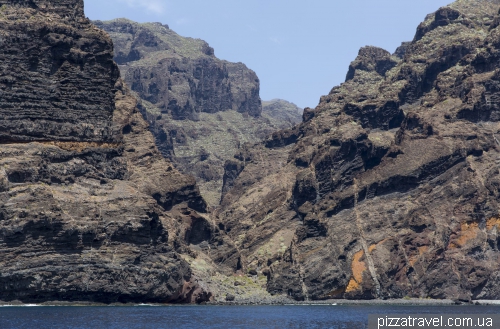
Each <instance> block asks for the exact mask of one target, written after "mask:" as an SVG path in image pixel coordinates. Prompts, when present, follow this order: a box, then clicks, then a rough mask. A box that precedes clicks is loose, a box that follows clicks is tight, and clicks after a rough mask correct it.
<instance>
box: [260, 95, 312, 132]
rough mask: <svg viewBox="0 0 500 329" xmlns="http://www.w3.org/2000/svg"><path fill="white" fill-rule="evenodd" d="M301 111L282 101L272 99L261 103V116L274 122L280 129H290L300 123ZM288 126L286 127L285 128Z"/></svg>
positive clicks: (292, 104)
mask: <svg viewBox="0 0 500 329" xmlns="http://www.w3.org/2000/svg"><path fill="white" fill-rule="evenodd" d="M302 112H303V109H301V108H299V107H298V106H297V105H295V104H294V103H290V102H288V101H286V100H284V99H272V100H270V101H264V102H262V116H263V117H265V118H268V119H269V120H270V121H275V122H276V125H278V126H281V127H280V129H286V128H292V127H293V126H294V125H296V124H298V123H301V122H302ZM287 124H288V126H287Z"/></svg>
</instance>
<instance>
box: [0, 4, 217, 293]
mask: <svg viewBox="0 0 500 329" xmlns="http://www.w3.org/2000/svg"><path fill="white" fill-rule="evenodd" d="M0 4H2V6H1V7H0V36H1V42H2V47H1V48H0V58H1V63H2V64H1V65H0V70H2V73H1V74H0V75H1V78H0V80H1V81H0V94H1V97H0V102H1V105H0V113H1V114H0V120H1V121H0V122H1V123H0V124H1V129H0V132H1V133H0V254H1V255H2V257H1V259H0V268H1V269H0V300H2V301H11V300H20V301H24V302H41V301H48V300H65V301H74V300H78V301H84V300H85V301H93V302H117V301H119V302H133V301H141V302H145V301H156V302H168V301H171V302H183V301H185V302H190V301H203V300H208V299H209V298H210V293H209V292H208V291H207V290H206V289H204V288H203V287H202V286H200V284H198V283H196V282H195V280H194V279H193V276H192V270H191V266H190V265H189V264H188V263H187V262H186V261H185V260H184V258H185V257H186V256H185V255H189V254H190V253H191V251H190V249H189V247H188V245H189V244H192V241H188V240H189V239H188V236H193V235H199V234H200V233H199V232H200V230H201V229H200V228H199V226H200V225H195V224H194V223H200V222H201V223H205V225H204V226H203V225H202V226H203V227H204V229H203V230H201V231H202V232H205V231H206V232H208V236H206V237H205V236H204V235H202V240H203V239H205V238H206V239H208V241H210V242H211V243H215V242H213V241H216V240H217V239H219V240H220V239H221V238H218V237H217V235H216V230H215V228H214V227H213V225H210V222H209V221H208V220H207V219H205V217H203V216H204V215H203V212H205V210H206V204H205V201H204V200H203V199H202V198H201V196H200V194H199V191H198V188H197V186H196V183H195V180H194V178H192V177H188V176H185V175H183V174H181V173H179V172H178V171H177V170H176V169H175V168H174V167H173V166H172V164H170V163H169V162H168V161H166V160H164V159H163V157H162V156H161V154H160V153H159V152H158V150H157V149H156V147H155V145H154V139H153V136H152V135H151V133H150V132H149V131H148V124H147V123H146V122H145V121H144V119H143V118H142V115H141V114H140V112H139V111H138V110H137V107H136V103H137V101H136V100H135V98H134V97H133V96H131V94H130V92H129V91H128V89H127V87H125V86H124V85H123V83H122V81H121V79H120V78H119V71H118V69H117V67H116V65H115V64H114V62H113V58H112V55H113V51H112V43H111V39H110V38H109V37H108V36H107V35H106V34H105V32H103V31H101V30H99V29H97V28H96V27H95V26H93V25H92V24H91V23H90V21H88V20H87V19H86V18H85V17H84V16H83V1H81V0H80V1H76V0H74V1H23V2H21V1H0ZM200 213H201V215H200ZM186 232H190V233H189V235H187V233H186ZM203 241H205V240H203ZM196 242H197V243H200V242H199V241H196ZM218 245H221V247H219V248H227V244H224V245H223V244H222V243H218ZM214 251H215V255H216V254H217V247H214ZM226 254H227V252H226Z"/></svg>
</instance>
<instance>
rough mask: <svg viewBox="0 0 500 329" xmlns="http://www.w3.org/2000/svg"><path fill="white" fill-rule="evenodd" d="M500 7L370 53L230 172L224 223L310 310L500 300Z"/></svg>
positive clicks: (250, 259)
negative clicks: (317, 302)
mask: <svg viewBox="0 0 500 329" xmlns="http://www.w3.org/2000/svg"><path fill="white" fill-rule="evenodd" d="M498 11H499V3H498V1H486V0H481V1H468V0H460V1H456V2H454V3H453V4H451V5H449V6H447V7H443V8H441V9H439V10H438V11H437V12H435V13H434V14H431V15H429V16H428V17H427V18H426V20H425V21H424V22H423V23H422V24H420V25H419V27H418V29H417V32H416V35H415V39H414V40H413V41H412V42H410V43H404V44H403V45H402V47H400V48H399V49H398V51H397V52H396V53H395V54H394V55H391V54H390V53H389V52H387V51H385V50H382V49H379V48H375V47H365V48H362V49H361V50H360V52H359V56H358V57H357V58H356V60H355V61H354V62H353V63H352V64H351V66H350V68H349V72H348V74H347V78H346V82H345V83H343V84H341V85H340V86H337V87H335V88H333V89H332V90H331V92H330V93H329V94H328V95H326V96H324V97H322V98H321V101H320V104H319V105H318V106H317V107H316V108H315V109H305V111H304V114H303V118H304V122H303V123H301V124H300V125H298V126H296V127H294V128H292V129H288V130H283V131H280V132H277V133H274V134H273V135H272V136H271V137H270V138H269V139H267V140H266V141H264V142H262V143H260V144H257V145H255V146H246V147H244V148H242V149H241V150H240V152H238V154H237V155H236V156H235V157H234V159H232V160H231V161H229V162H228V163H227V164H226V170H225V174H224V188H223V191H224V194H223V199H222V203H221V208H220V209H219V210H218V222H219V225H220V226H221V227H224V229H225V231H226V232H227V234H228V235H229V236H231V237H232V238H233V240H234V241H235V244H236V246H237V248H238V249H239V250H240V251H241V253H242V266H243V268H244V269H245V270H247V271H257V272H260V273H263V274H265V275H267V276H268V283H267V289H268V291H270V292H272V293H275V294H287V295H289V296H292V297H293V298H295V299H298V300H305V299H327V298H349V299H360V298H362V299H365V298H366V299H373V298H402V297H405V296H410V297H421V298H450V299H458V300H471V299H498V298H500V290H499V287H500V281H499V280H500V278H499V275H498V273H499V270H500V268H499V264H500V263H499V260H500V245H499V242H500V237H499V236H498V231H499V229H500V220H499V218H500V208H499V204H498V198H499V191H500V190H499V186H500V185H499V184H500V183H499V165H498V162H499V159H500V142H499V138H500V136H499V135H498V134H499V132H500V124H499V120H500V108H499V105H498V104H499V100H500V93H499V92H500V89H499V86H500V84H499V81H500V80H499V79H500V78H499V77H500V71H499V69H498V67H499V63H500V62H499V61H500V55H499V54H500V26H499V25H500V24H499V22H500V16H499V15H498Z"/></svg>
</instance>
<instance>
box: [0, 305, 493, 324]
mask: <svg viewBox="0 0 500 329" xmlns="http://www.w3.org/2000/svg"><path fill="white" fill-rule="evenodd" d="M395 313H397V314H437V313H455V314H498V313H500V306H387V305H384V306H337V305H317V306H316V305H315V306H295V305H294V306H159V307H146V306H137V307H58V306H53V307H50V306H35V307H0V328H1V329H10V328H16V329H21V328H30V329H31V328H35V329H45V328H47V329H49V328H50V329H59V328H61V329H62V328H64V329H79V328H96V329H102V328H111V329H128V328H130V329H136V328H137V329H138V328H218V329H221V328H334V329H363V328H367V324H368V315H369V314H395Z"/></svg>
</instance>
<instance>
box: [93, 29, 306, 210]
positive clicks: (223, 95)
mask: <svg viewBox="0 0 500 329" xmlns="http://www.w3.org/2000/svg"><path fill="white" fill-rule="evenodd" d="M95 24H96V25H97V26H98V27H100V28H102V29H103V30H105V31H106V32H108V33H109V35H110V36H111V38H112V39H113V42H114V44H115V48H116V51H115V60H116V62H117V63H118V64H119V68H120V71H121V73H122V76H123V77H124V79H125V81H126V82H127V84H128V85H129V86H131V89H132V90H133V92H134V93H135V94H136V95H137V96H138V98H139V99H140V100H141V102H140V104H141V111H142V113H143V115H144V117H145V118H146V119H147V121H148V122H149V123H150V124H151V132H152V133H153V134H154V136H155V140H156V145H157V146H158V148H159V149H160V151H161V152H162V154H163V155H164V156H165V157H167V158H169V159H170V160H171V161H172V162H173V163H174V164H175V166H176V167H177V168H178V169H179V170H181V171H182V172H184V173H186V174H192V175H194V176H195V178H196V180H197V183H198V185H199V186H200V191H201V193H202V195H203V196H204V198H205V199H206V200H207V202H208V203H209V204H210V205H211V206H217V205H218V204H219V202H220V197H221V191H222V178H223V174H224V169H223V168H224V163H225V161H226V160H228V159H230V158H232V156H233V155H234V153H236V152H237V150H238V148H239V147H240V145H243V144H244V143H247V142H250V143H255V142H258V141H260V140H262V139H264V138H265V137H266V136H267V135H269V134H271V133H273V132H274V131H276V130H279V129H285V128H289V127H291V126H292V125H293V123H294V122H295V121H297V117H298V115H297V113H296V112H297V111H296V110H294V109H296V107H295V105H292V104H288V103H286V102H279V101H272V102H270V103H266V105H267V111H262V105H261V100H260V97H259V89H260V86H259V79H258V78H257V75H256V74H255V73H254V72H253V71H252V70H249V69H248V68H247V67H246V66H245V65H244V64H242V63H231V62H227V61H223V60H220V59H218V58H217V57H215V55H214V50H213V49H212V48H211V47H210V46H209V45H208V44H207V43H206V42H205V41H202V40H199V39H192V38H185V37H181V36H179V35H178V34H177V33H175V32H174V31H172V30H171V29H170V28H169V27H168V26H167V25H162V24H160V23H144V24H139V23H136V22H132V21H129V20H126V19H116V20H112V21H106V22H101V21H96V22H95ZM299 120H300V119H299Z"/></svg>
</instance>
